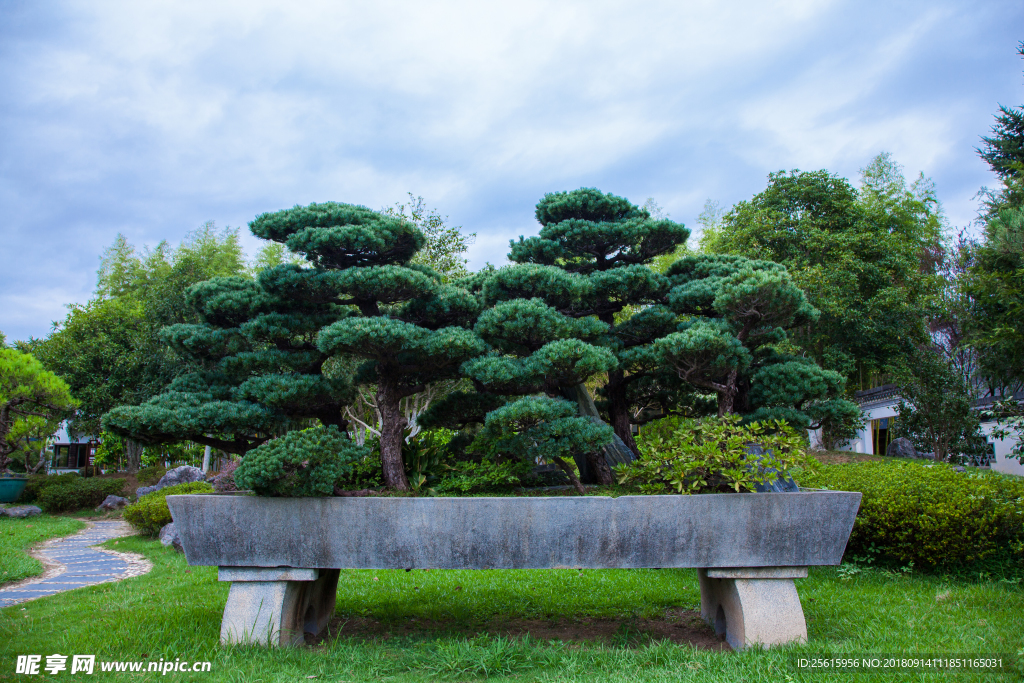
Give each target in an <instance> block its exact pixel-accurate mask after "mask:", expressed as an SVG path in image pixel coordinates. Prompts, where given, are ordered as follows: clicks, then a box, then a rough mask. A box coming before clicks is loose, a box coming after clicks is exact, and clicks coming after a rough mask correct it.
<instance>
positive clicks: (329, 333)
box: [250, 202, 486, 490]
mask: <svg viewBox="0 0 1024 683" xmlns="http://www.w3.org/2000/svg"><path fill="white" fill-rule="evenodd" d="M250 228H251V230H252V232H253V234H255V235H257V236H259V237H263V238H265V239H270V240H274V241H277V242H281V243H283V244H285V245H286V246H287V247H288V248H289V249H290V250H291V251H293V252H296V253H299V254H302V255H303V256H304V257H305V258H306V260H307V261H309V262H310V263H311V264H312V265H313V268H312V269H309V270H302V269H297V268H295V269H293V270H292V271H290V273H291V274H290V276H289V277H290V278H291V279H292V280H294V282H295V283H296V285H297V286H299V287H300V290H301V288H303V287H309V288H310V289H311V290H315V291H316V292H317V293H318V295H319V296H320V297H321V305H323V306H328V307H331V308H332V310H333V309H341V310H344V311H346V313H345V314H344V315H337V316H336V319H335V320H333V321H329V320H321V321H319V322H320V323H322V324H324V325H325V326H324V327H323V329H322V330H321V331H320V333H319V335H318V336H317V338H316V349H317V350H318V354H323V355H322V356H321V357H326V356H339V357H343V358H346V357H354V358H358V359H362V360H363V361H364V363H363V364H362V365H361V366H360V368H359V371H358V373H357V375H356V377H355V381H356V382H357V383H363V384H372V385H374V386H376V399H377V407H378V409H379V410H380V413H381V422H382V424H381V435H380V454H381V462H382V465H383V477H384V483H385V485H387V486H388V488H392V489H398V490H408V489H409V482H408V480H407V478H406V474H405V469H404V466H403V462H402V441H403V437H404V433H403V432H404V429H405V427H406V419H405V416H404V415H403V414H402V411H401V406H400V402H401V400H402V398H404V397H406V396H411V395H412V394H415V393H418V392H420V391H422V390H423V389H424V388H425V387H426V385H427V384H429V383H430V382H436V381H439V380H443V379H448V378H454V377H457V376H458V375H459V366H460V365H461V364H462V363H463V362H465V361H466V360H469V359H470V358H473V357H475V356H478V355H480V354H481V353H483V352H484V351H485V350H486V346H485V344H484V343H483V342H482V341H481V340H480V339H479V338H478V337H477V336H476V335H475V334H473V332H472V331H471V330H470V329H468V326H469V325H471V324H472V322H473V320H474V318H475V317H476V315H477V313H478V311H479V304H478V302H477V299H476V297H474V296H473V295H472V294H470V293H469V292H468V291H466V290H465V289H462V288H460V287H457V286H454V285H450V284H443V283H442V281H441V277H440V276H438V275H437V273H435V272H434V271H432V270H431V269H430V268H429V267H426V266H422V265H415V264H411V263H410V261H411V260H412V258H413V256H414V255H415V254H416V252H417V250H418V249H420V248H421V247H422V246H423V244H424V236H423V234H422V233H421V232H420V231H419V230H418V229H416V227H415V226H414V225H413V224H412V223H411V222H409V221H408V220H405V219H404V218H402V217H401V216H387V215H382V214H380V213H377V212H375V211H371V210H370V209H367V208H365V207H361V206H352V205H348V204H337V203H333V202H328V203H324V204H311V205H309V206H307V207H298V206H297V207H295V208H293V209H287V210H284V211H278V212H276V213H266V214H263V215H261V216H259V217H257V218H256V220H254V221H253V222H252V223H250ZM278 272H280V273H282V277H283V274H284V272H285V271H278Z"/></svg>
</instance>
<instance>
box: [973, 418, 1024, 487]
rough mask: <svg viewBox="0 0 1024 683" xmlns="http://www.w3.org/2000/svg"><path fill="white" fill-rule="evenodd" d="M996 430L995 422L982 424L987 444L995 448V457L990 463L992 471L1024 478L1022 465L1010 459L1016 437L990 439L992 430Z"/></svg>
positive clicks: (1023, 466)
mask: <svg viewBox="0 0 1024 683" xmlns="http://www.w3.org/2000/svg"><path fill="white" fill-rule="evenodd" d="M995 428H996V423H995V422H983V423H982V424H981V431H982V432H983V433H984V434H985V436H986V437H988V442H989V443H990V444H992V445H994V446H995V451H996V457H995V460H993V461H992V469H993V470H995V471H996V472H1002V473H1004V474H1016V475H1018V476H1024V465H1021V464H1020V462H1018V461H1017V459H1016V458H1011V457H1010V451H1012V450H1013V447H1014V445H1015V444H1016V443H1017V436H1015V435H1011V436H1010V438H1007V439H994V438H992V430H993V429H995Z"/></svg>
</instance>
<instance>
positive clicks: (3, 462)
mask: <svg viewBox="0 0 1024 683" xmlns="http://www.w3.org/2000/svg"><path fill="white" fill-rule="evenodd" d="M76 406H77V402H76V401H75V400H74V399H73V398H72V397H71V392H70V391H69V390H68V385H67V384H65V383H64V382H63V381H62V380H61V379H60V378H59V377H57V376H56V375H55V374H53V373H52V372H49V371H47V370H46V369H45V368H44V367H43V364H42V363H40V362H39V361H38V360H36V359H35V358H33V357H32V356H31V355H29V354H27V353H23V352H21V351H18V350H16V349H6V348H4V349H0V472H9V471H10V464H11V454H12V453H14V452H15V451H16V450H18V448H19V446H22V445H23V444H22V443H21V441H22V440H23V439H25V438H29V437H30V436H32V435H33V434H35V435H38V434H39V432H40V431H42V433H46V432H47V431H48V432H49V433H53V430H54V429H55V428H56V426H57V423H59V422H60V421H61V419H63V418H64V417H66V416H67V415H68V414H69V413H70V412H71V411H73V410H74V409H75V407H76Z"/></svg>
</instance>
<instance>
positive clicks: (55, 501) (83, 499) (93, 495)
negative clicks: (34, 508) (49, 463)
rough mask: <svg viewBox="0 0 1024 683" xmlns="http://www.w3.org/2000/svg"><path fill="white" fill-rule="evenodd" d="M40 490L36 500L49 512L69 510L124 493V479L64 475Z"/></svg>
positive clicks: (91, 504) (96, 503) (98, 502)
mask: <svg viewBox="0 0 1024 683" xmlns="http://www.w3.org/2000/svg"><path fill="white" fill-rule="evenodd" d="M52 479H56V480H58V481H56V482H54V483H53V484H49V485H46V486H45V488H42V490H40V491H39V493H38V495H37V497H36V500H37V502H38V503H39V506H40V507H41V508H43V509H44V510H46V511H47V512H69V511H71V510H82V509H89V508H94V507H96V506H97V505H99V504H100V503H102V502H103V499H104V498H106V497H107V496H123V495H124V485H125V483H126V482H125V480H124V479H100V478H99V477H79V476H78V475H71V476H67V475H63V476H59V477H52Z"/></svg>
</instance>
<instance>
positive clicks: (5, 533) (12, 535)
mask: <svg viewBox="0 0 1024 683" xmlns="http://www.w3.org/2000/svg"><path fill="white" fill-rule="evenodd" d="M84 528H85V523H84V522H79V521H78V520H76V519H70V518H68V517H52V516H50V515H39V516H38V517H29V518H28V519H12V518H10V517H0V584H4V583H7V582H9V581H19V580H21V579H24V578H27V577H29V576H35V575H36V574H40V573H42V571H43V565H42V563H41V562H40V561H39V560H37V559H35V558H33V557H29V556H28V555H26V554H25V551H26V550H28V549H29V548H30V547H31V546H33V545H35V544H36V543H39V542H41V541H45V540H46V539H48V538H54V537H56V536H67V535H69V534H73V533H75V532H76V531H80V530H82V529H84ZM0 675H2V674H0Z"/></svg>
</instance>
